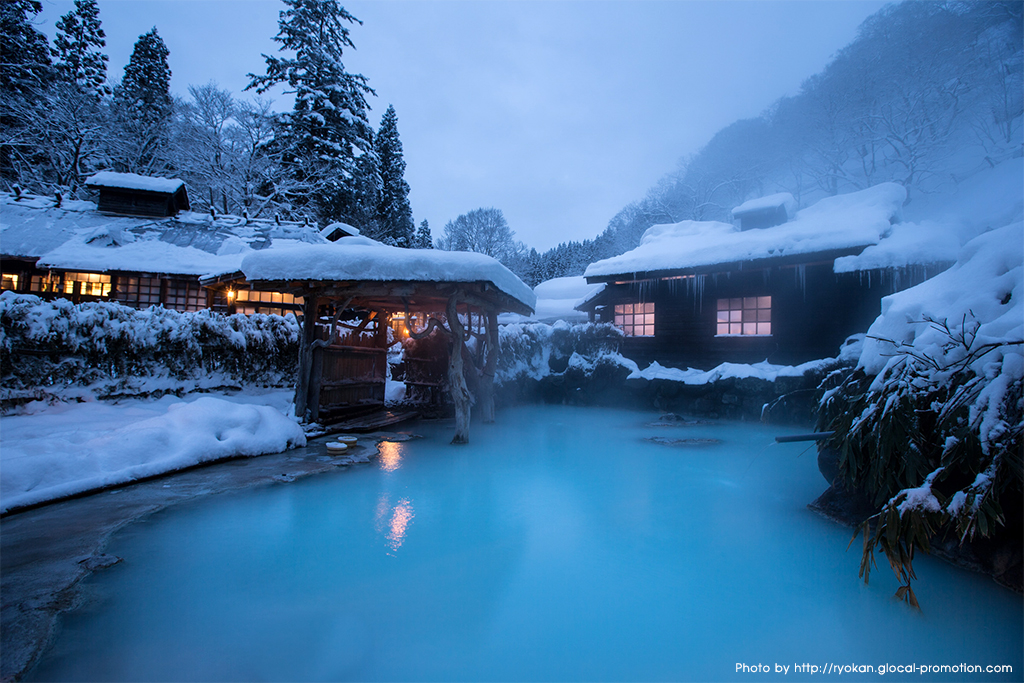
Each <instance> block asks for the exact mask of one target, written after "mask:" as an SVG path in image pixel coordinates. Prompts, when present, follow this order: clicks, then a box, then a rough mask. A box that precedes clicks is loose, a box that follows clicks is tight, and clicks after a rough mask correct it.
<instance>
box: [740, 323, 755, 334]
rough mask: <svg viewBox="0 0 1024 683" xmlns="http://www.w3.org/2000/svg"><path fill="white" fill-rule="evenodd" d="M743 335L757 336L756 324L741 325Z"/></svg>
mask: <svg viewBox="0 0 1024 683" xmlns="http://www.w3.org/2000/svg"><path fill="white" fill-rule="evenodd" d="M743 334H757V323H743Z"/></svg>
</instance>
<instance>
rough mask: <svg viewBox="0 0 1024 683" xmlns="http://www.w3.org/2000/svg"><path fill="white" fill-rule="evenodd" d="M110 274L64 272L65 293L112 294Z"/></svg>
mask: <svg viewBox="0 0 1024 683" xmlns="http://www.w3.org/2000/svg"><path fill="white" fill-rule="evenodd" d="M110 286H111V285H110V276H109V275H103V274H102V273H64V293H65V294H84V295H86V296H110Z"/></svg>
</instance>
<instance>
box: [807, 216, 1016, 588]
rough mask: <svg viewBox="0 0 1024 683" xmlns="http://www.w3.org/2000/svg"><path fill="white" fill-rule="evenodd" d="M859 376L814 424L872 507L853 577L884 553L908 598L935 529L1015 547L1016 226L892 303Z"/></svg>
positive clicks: (968, 250)
mask: <svg viewBox="0 0 1024 683" xmlns="http://www.w3.org/2000/svg"><path fill="white" fill-rule="evenodd" d="M867 337H868V339H867V341H866V342H865V344H864V350H863V353H862V354H861V357H860V362H859V365H858V367H857V368H856V369H855V370H854V371H853V372H852V373H849V374H848V375H846V376H844V377H839V376H837V377H834V378H833V380H834V383H833V386H832V387H831V388H830V389H828V391H826V392H825V394H824V397H823V399H822V401H821V413H820V422H819V428H820V429H821V430H834V431H835V436H834V437H833V438H832V439H831V440H830V444H829V446H830V447H832V448H834V449H836V451H838V454H839V468H840V474H841V476H843V477H844V478H845V484H846V485H847V487H848V488H851V489H860V490H863V491H864V492H866V493H867V494H868V495H869V496H871V497H872V498H873V499H874V505H875V509H876V510H878V511H879V512H878V514H877V515H875V517H873V518H872V519H870V520H868V522H867V523H866V526H865V527H864V529H863V531H864V533H865V535H866V542H865V550H864V558H863V560H862V565H861V573H862V574H863V575H864V577H865V579H866V578H867V575H868V573H869V571H870V567H871V562H872V557H873V555H872V551H873V549H874V548H875V547H876V546H878V547H881V549H882V550H883V551H885V553H886V555H887V557H888V559H889V561H890V563H891V564H892V567H893V569H894V571H896V573H897V576H898V577H899V578H900V580H901V581H902V582H903V583H904V584H905V585H904V587H902V588H901V591H902V595H901V597H905V598H907V599H908V600H909V601H910V602H914V598H913V591H912V590H910V587H909V581H910V579H912V578H913V576H914V575H913V568H912V566H911V560H912V559H913V551H914V548H915V547H917V548H921V549H924V550H928V548H929V543H930V542H931V539H932V538H933V537H935V535H936V534H948V535H951V536H953V537H955V538H956V539H957V540H958V541H960V542H964V541H969V540H971V539H973V538H974V537H975V536H983V537H990V536H993V535H995V536H1000V535H1007V536H1008V537H1009V538H1015V539H1016V541H1017V542H1019V540H1020V534H1021V526H1022V523H1021V490H1022V467H1021V448H1020V444H1021V438H1022V435H1024V226H1022V225H1021V224H1020V223H1016V224H1013V225H1009V226H1006V227H1004V228H1001V229H999V230H993V231H991V232H988V233H985V234H982V235H981V236H979V237H977V238H975V239H974V240H972V241H971V242H969V243H968V244H967V245H965V246H964V247H963V249H962V250H961V252H960V255H959V257H958V260H957V263H956V265H954V266H953V267H952V268H950V269H949V270H947V271H945V272H943V273H941V274H939V275H937V276H936V277H934V278H932V279H931V280H927V281H925V282H924V283H922V284H920V285H918V286H917V287H913V288H911V289H908V290H905V291H903V292H899V293H897V294H894V295H892V296H890V297H886V298H885V299H884V300H883V302H882V315H881V316H879V318H878V319H877V320H876V321H875V322H874V323H873V324H872V326H871V328H870V329H869V330H868V335H867Z"/></svg>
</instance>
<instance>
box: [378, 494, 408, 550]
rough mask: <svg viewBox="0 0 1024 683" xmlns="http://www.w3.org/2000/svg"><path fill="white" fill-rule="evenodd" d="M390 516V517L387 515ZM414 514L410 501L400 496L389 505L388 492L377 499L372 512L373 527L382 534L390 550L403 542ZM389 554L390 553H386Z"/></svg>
mask: <svg viewBox="0 0 1024 683" xmlns="http://www.w3.org/2000/svg"><path fill="white" fill-rule="evenodd" d="M389 516H390V519H388V517H389ZM415 516H416V513H415V511H414V510H413V507H412V501H410V500H409V499H408V498H402V499H401V500H399V501H398V504H397V505H395V506H394V507H391V501H390V500H388V494H386V493H382V494H381V495H380V497H379V498H378V499H377V509H376V511H375V512H374V524H373V527H374V529H375V530H376V531H377V533H378V534H384V538H385V540H386V541H387V546H388V548H389V549H390V550H391V552H395V551H396V550H398V549H399V548H401V547H402V544H403V543H404V542H405V535H406V532H407V531H408V529H409V524H410V523H411V522H412V518H413V517H415ZM388 554H389V555H390V554H391V553H388Z"/></svg>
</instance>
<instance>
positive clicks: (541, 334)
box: [495, 320, 623, 384]
mask: <svg viewBox="0 0 1024 683" xmlns="http://www.w3.org/2000/svg"><path fill="white" fill-rule="evenodd" d="M622 336H623V335H622V332H621V331H620V330H619V329H618V328H616V327H615V326H614V325H610V324H592V323H576V324H573V323H567V322H565V321H561V320H560V321H558V322H556V323H555V324H553V325H547V324H545V323H512V324H509V325H502V326H501V327H500V328H499V330H498V349H499V350H498V370H497V373H496V374H495V380H496V381H497V382H498V383H499V384H500V383H505V382H511V381H515V380H517V379H520V378H528V379H534V380H540V379H543V378H544V377H547V376H549V375H551V374H552V373H560V372H564V371H565V370H566V368H568V367H576V368H580V369H583V370H584V371H585V370H586V369H587V368H589V369H590V370H591V371H592V370H593V368H594V367H595V365H596V363H598V362H600V361H601V360H602V359H619V360H621V359H622V357H621V356H619V354H618V348H619V343H620V342H621V340H622Z"/></svg>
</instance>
